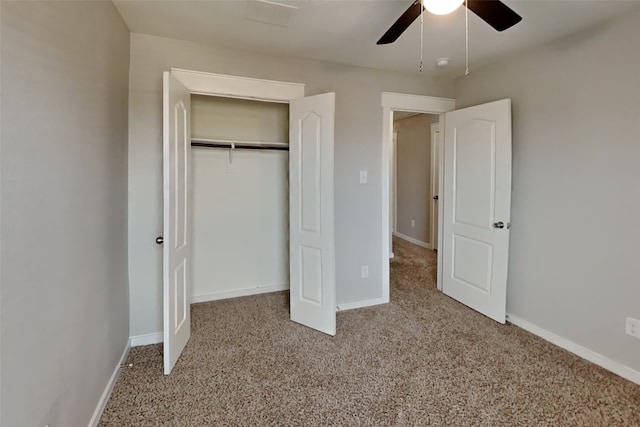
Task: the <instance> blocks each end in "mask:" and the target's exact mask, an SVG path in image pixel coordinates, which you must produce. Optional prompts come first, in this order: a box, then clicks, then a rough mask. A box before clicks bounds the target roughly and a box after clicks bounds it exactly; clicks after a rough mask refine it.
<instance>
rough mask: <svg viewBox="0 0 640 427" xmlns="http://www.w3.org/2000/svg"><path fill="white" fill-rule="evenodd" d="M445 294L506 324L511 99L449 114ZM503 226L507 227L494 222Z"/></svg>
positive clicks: (445, 184) (444, 238)
mask: <svg viewBox="0 0 640 427" xmlns="http://www.w3.org/2000/svg"><path fill="white" fill-rule="evenodd" d="M444 194H445V197H444V200H443V202H444V209H443V210H444V214H443V221H442V223H443V229H444V231H443V266H442V268H443V279H442V280H443V292H444V293H445V294H447V295H449V296H451V297H453V298H455V299H457V300H458V301H460V302H462V303H463V304H465V305H467V306H469V307H471V308H473V309H475V310H477V311H479V312H481V313H483V314H485V315H487V316H489V317H491V318H492V319H494V320H496V321H498V322H500V323H504V322H505V317H506V289H507V266H508V254H509V222H510V214H511V101H510V100H508V99H507V100H502V101H496V102H492V103H489V104H483V105H478V106H475V107H470V108H465V109H463V110H457V111H452V112H450V113H446V115H445V144H444ZM498 222H502V223H503V224H504V227H503V228H496V226H494V224H496V223H498Z"/></svg>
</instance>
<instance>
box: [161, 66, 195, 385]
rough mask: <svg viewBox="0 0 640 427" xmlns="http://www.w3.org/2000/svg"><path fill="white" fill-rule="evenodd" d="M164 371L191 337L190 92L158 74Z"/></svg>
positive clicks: (169, 369)
mask: <svg viewBox="0 0 640 427" xmlns="http://www.w3.org/2000/svg"><path fill="white" fill-rule="evenodd" d="M163 79H164V80H163V83H164V93H163V113H164V120H163V181H164V183H163V187H164V236H163V237H164V245H163V294H164V295H163V296H164V299H163V300H164V308H163V313H164V373H165V375H167V374H169V373H170V372H171V370H172V369H173V366H174V365H175V363H176V361H177V360H178V357H180V353H182V350H183V349H184V347H185V346H186V345H187V341H189V337H190V336H191V312H190V298H191V296H190V292H191V227H190V218H191V175H190V171H191V149H190V148H191V122H190V106H191V99H190V97H191V93H190V92H189V90H188V89H187V88H186V87H185V86H184V85H183V84H182V83H180V82H179V81H178V79H176V78H175V77H174V76H172V75H171V73H169V72H165V73H164V75H163Z"/></svg>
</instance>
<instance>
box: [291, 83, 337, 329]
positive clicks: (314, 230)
mask: <svg viewBox="0 0 640 427" xmlns="http://www.w3.org/2000/svg"><path fill="white" fill-rule="evenodd" d="M334 111H335V94H334V93H326V94H322V95H316V96H310V97H305V98H300V99H295V100H293V101H291V104H290V112H289V123H290V125H289V126H290V129H289V132H290V138H289V144H290V147H289V216H290V218H289V221H290V224H289V261H290V286H291V290H290V294H291V308H290V309H291V320H293V321H295V322H298V323H301V324H303V325H305V326H308V327H310V328H313V329H316V330H318V331H321V332H324V333H326V334H329V335H335V333H336V283H335V282H336V281H335V243H334V226H333V136H334Z"/></svg>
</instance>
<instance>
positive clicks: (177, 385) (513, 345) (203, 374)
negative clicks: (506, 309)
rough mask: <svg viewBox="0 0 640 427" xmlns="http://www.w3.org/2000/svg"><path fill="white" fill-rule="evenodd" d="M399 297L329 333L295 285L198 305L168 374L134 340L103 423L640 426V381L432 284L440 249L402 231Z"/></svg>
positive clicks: (351, 315) (395, 284)
mask: <svg viewBox="0 0 640 427" xmlns="http://www.w3.org/2000/svg"><path fill="white" fill-rule="evenodd" d="M394 244H395V247H394V252H395V254H396V259H395V260H393V262H392V263H391V268H392V293H391V303H390V304H388V305H384V306H378V307H370V308H366V309H359V310H353V311H347V312H342V313H338V332H337V335H336V336H335V337H333V338H332V337H329V336H326V335H323V334H321V333H318V332H316V331H313V330H311V329H308V328H305V327H303V326H300V325H297V324H295V323H293V322H291V321H289V320H288V293H286V292H281V293H275V294H268V295H258V296H252V297H245V298H238V299H234V300H226V301H219V302H213V303H203V304H197V305H193V306H192V319H193V326H192V337H191V340H190V341H189V343H188V345H187V348H186V349H185V351H184V353H183V354H182V356H181V358H180V360H178V363H177V364H176V367H175V368H174V370H173V373H172V374H171V375H170V376H164V375H163V374H162V347H161V345H152V346H146V347H138V348H134V349H132V350H131V353H130V356H129V360H128V361H129V362H131V363H133V364H134V366H133V367H132V368H127V369H125V370H124V371H123V373H122V375H121V377H120V379H119V380H118V383H117V385H116V387H115V389H114V391H113V394H112V396H111V399H110V401H109V403H108V405H107V408H106V410H105V412H104V415H103V416H102V420H101V422H100V425H101V426H218V425H220V426H223V425H224V426H226V425H238V426H245V425H247V426H248V425H253V426H267V425H288V426H321V425H341V426H359V425H362V426H428V425H433V426H440V425H443V426H445V425H446V426H634V425H638V426H640V386H638V385H636V384H633V383H631V382H628V381H626V380H623V379H621V378H619V377H617V376H615V375H613V374H611V373H609V372H607V371H605V370H603V369H601V368H599V367H597V366H595V365H593V364H590V363H588V362H585V361H583V360H581V359H580V358H578V357H576V356H573V355H571V354H570V353H567V352H566V351H564V350H561V349H559V348H557V347H555V346H553V345H551V344H549V343H547V342H545V341H543V340H541V339H539V338H537V337H535V336H533V335H531V334H529V333H527V332H525V331H523V330H521V329H519V328H517V327H515V326H511V325H506V326H505V325H499V324H497V323H495V322H493V321H491V320H489V319H487V318H485V317H484V316H482V315H480V314H477V313H475V312H474V311H472V310H470V309H468V308H466V307H464V306H463V305H461V304H459V303H458V302H456V301H454V300H452V299H450V298H448V297H446V296H444V295H442V294H441V293H439V292H438V291H437V290H435V285H434V283H435V254H434V253H433V252H432V251H427V250H424V249H422V248H419V247H417V246H414V245H411V244H408V243H405V242H403V241H401V240H396V241H394Z"/></svg>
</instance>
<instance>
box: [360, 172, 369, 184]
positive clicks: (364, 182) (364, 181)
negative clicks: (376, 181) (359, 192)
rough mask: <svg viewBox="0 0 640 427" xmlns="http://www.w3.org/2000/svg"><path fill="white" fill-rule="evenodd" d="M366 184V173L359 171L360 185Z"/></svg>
mask: <svg viewBox="0 0 640 427" xmlns="http://www.w3.org/2000/svg"><path fill="white" fill-rule="evenodd" d="M367 182H368V177H367V171H360V184H366V183H367Z"/></svg>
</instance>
